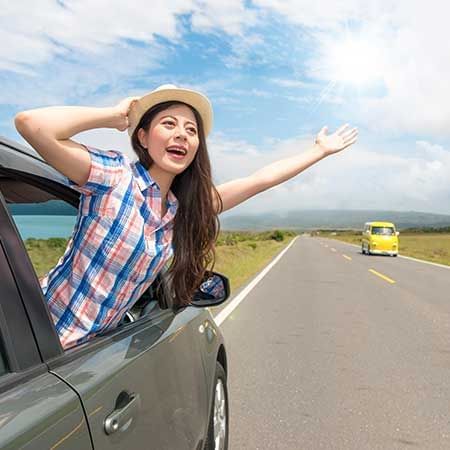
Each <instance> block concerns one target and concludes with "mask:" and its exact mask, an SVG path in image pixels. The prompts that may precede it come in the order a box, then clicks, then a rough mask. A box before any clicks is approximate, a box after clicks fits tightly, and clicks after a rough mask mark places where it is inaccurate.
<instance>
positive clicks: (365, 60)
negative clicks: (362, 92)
mask: <svg viewBox="0 0 450 450" xmlns="http://www.w3.org/2000/svg"><path fill="white" fill-rule="evenodd" d="M323 58H324V59H323V66H324V67H323V68H324V69H325V71H326V72H325V73H326V76H327V78H328V79H330V80H332V81H334V82H341V83H351V84H357V85H365V84H370V83H371V82H373V81H375V80H377V79H379V78H380V77H381V76H382V51H381V49H380V47H379V46H377V45H376V43H375V42H371V41H370V40H368V39H364V38H362V37H356V36H355V37H346V38H345V39H343V40H340V41H339V40H338V41H336V42H329V43H328V44H327V45H326V47H325V49H324V54H323Z"/></svg>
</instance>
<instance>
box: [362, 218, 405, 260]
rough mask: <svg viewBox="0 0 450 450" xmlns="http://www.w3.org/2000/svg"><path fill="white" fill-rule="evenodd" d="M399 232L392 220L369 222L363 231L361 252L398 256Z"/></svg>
mask: <svg viewBox="0 0 450 450" xmlns="http://www.w3.org/2000/svg"><path fill="white" fill-rule="evenodd" d="M399 234H400V233H399V232H398V231H396V230H395V225H394V224H393V223H391V222H367V223H366V224H365V225H364V231H363V233H362V241H361V252H362V253H363V254H364V253H366V254H367V255H371V254H376V255H391V256H397V255H398V235H399Z"/></svg>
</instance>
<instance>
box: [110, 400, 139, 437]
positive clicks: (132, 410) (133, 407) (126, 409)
mask: <svg viewBox="0 0 450 450" xmlns="http://www.w3.org/2000/svg"><path fill="white" fill-rule="evenodd" d="M128 398H129V399H130V401H129V402H128V403H127V404H126V405H124V406H122V407H121V408H117V409H115V410H114V411H113V412H112V413H111V414H110V415H109V416H108V417H107V418H106V419H105V426H104V428H105V433H106V434H113V433H115V432H116V431H118V430H120V429H121V428H123V427H125V426H126V427H127V428H128V426H129V425H130V423H131V421H132V420H133V418H134V416H136V415H137V413H138V411H139V410H140V409H141V397H140V395H139V394H131V395H129V396H128Z"/></svg>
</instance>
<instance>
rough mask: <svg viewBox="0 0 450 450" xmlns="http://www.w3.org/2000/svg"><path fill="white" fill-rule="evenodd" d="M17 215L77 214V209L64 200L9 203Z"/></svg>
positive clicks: (12, 211) (11, 209) (13, 212)
mask: <svg viewBox="0 0 450 450" xmlns="http://www.w3.org/2000/svg"><path fill="white" fill-rule="evenodd" d="M8 209H9V210H10V211H11V213H12V214H13V215H15V216H35V215H38V216H76V215H77V209H76V208H74V207H73V206H71V205H69V204H68V203H66V202H63V201H62V200H50V201H48V202H46V203H22V204H21V203H15V204H8Z"/></svg>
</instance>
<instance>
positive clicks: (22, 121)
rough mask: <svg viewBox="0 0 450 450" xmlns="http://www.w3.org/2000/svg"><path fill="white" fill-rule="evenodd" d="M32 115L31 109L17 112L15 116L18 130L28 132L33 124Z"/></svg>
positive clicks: (22, 132) (21, 132)
mask: <svg viewBox="0 0 450 450" xmlns="http://www.w3.org/2000/svg"><path fill="white" fill-rule="evenodd" d="M31 121H32V117H31V114H30V112H29V111H22V112H20V113H18V114H16V117H15V118H14V125H15V126H16V130H17V131H18V132H19V133H20V134H22V135H23V134H24V133H26V130H27V129H29V128H30V126H31Z"/></svg>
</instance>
